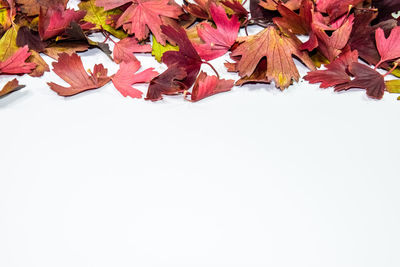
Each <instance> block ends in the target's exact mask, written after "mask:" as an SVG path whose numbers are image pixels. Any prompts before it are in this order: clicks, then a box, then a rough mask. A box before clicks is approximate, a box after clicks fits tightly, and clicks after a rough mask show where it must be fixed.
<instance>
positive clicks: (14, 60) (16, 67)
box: [0, 46, 36, 74]
mask: <svg viewBox="0 0 400 267" xmlns="http://www.w3.org/2000/svg"><path fill="white" fill-rule="evenodd" d="M28 50H29V48H28V46H24V47H23V48H20V49H18V51H17V52H16V53H15V54H13V55H12V56H11V57H9V58H8V59H7V60H5V61H0V73H3V74H23V73H31V72H32V70H33V69H34V68H35V67H36V64H35V63H27V62H25V61H26V60H27V59H28V58H29V56H30V55H31V53H29V52H28Z"/></svg>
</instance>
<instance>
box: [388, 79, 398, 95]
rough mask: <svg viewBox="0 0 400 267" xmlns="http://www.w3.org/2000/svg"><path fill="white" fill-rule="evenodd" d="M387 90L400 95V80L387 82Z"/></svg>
mask: <svg viewBox="0 0 400 267" xmlns="http://www.w3.org/2000/svg"><path fill="white" fill-rule="evenodd" d="M385 85H386V90H387V91H388V92H389V93H392V94H400V80H391V81H386V82H385Z"/></svg>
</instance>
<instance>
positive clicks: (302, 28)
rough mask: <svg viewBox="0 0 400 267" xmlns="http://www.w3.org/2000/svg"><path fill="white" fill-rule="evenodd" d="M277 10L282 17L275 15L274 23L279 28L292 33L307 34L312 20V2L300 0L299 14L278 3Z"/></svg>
mask: <svg viewBox="0 0 400 267" xmlns="http://www.w3.org/2000/svg"><path fill="white" fill-rule="evenodd" d="M277 10H278V12H279V14H281V16H282V17H275V18H274V19H273V21H274V23H275V24H276V25H277V26H278V27H279V28H280V29H281V30H288V31H289V32H291V33H293V34H308V33H309V32H310V31H311V24H312V22H313V12H314V4H313V3H312V2H311V0H304V1H302V2H301V5H300V11H299V14H297V13H296V12H294V11H293V10H291V9H290V8H288V7H287V6H286V5H284V4H282V3H279V4H278V5H277Z"/></svg>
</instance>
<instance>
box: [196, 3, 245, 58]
mask: <svg viewBox="0 0 400 267" xmlns="http://www.w3.org/2000/svg"><path fill="white" fill-rule="evenodd" d="M210 13H211V16H212V19H213V20H214V22H215V24H216V26H217V28H216V29H215V28H213V27H211V25H210V24H208V23H207V22H202V23H200V24H198V26H197V32H198V34H199V36H200V38H201V39H202V40H203V41H204V43H203V44H196V43H194V47H195V49H196V50H197V52H198V54H199V55H200V57H201V58H203V59H205V60H212V59H215V58H218V57H220V56H222V55H224V54H225V53H226V52H228V50H229V49H230V48H231V46H232V45H233V44H234V43H235V41H236V37H237V35H238V32H239V28H240V23H239V19H238V17H237V16H236V15H233V16H232V17H231V18H230V19H229V18H228V17H227V15H226V13H225V9H224V8H223V7H220V6H217V5H215V4H211V6H210Z"/></svg>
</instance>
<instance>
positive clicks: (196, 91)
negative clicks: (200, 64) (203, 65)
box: [190, 71, 235, 102]
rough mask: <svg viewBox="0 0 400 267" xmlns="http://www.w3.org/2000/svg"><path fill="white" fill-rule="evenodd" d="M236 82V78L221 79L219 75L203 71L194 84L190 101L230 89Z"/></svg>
mask: <svg viewBox="0 0 400 267" xmlns="http://www.w3.org/2000/svg"><path fill="white" fill-rule="evenodd" d="M234 83H235V81H234V80H224V79H222V80H220V79H218V77H217V76H209V75H207V74H206V73H205V72H203V71H202V72H201V73H200V74H199V76H198V77H197V80H196V82H195V84H194V86H193V90H192V93H191V94H190V101H192V102H196V101H199V100H202V99H204V98H206V97H209V96H212V95H215V94H219V93H223V92H227V91H230V90H231V89H232V87H233V85H234Z"/></svg>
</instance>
